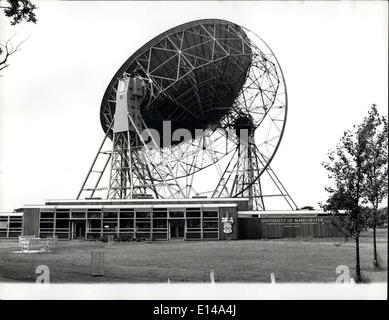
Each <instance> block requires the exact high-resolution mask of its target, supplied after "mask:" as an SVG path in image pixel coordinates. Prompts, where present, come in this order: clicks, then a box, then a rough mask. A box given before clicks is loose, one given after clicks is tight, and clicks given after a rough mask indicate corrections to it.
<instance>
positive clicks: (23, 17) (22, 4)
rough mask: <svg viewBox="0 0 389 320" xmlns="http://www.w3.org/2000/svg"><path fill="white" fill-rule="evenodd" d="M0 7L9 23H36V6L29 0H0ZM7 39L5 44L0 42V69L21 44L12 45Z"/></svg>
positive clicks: (5, 65)
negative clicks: (9, 20)
mask: <svg viewBox="0 0 389 320" xmlns="http://www.w3.org/2000/svg"><path fill="white" fill-rule="evenodd" d="M0 9H4V10H3V11H4V15H5V16H6V17H7V18H10V19H11V25H16V24H18V23H20V22H22V21H26V22H32V23H36V22H37V19H36V16H35V10H36V9H37V7H36V6H35V5H34V4H33V3H32V2H31V1H30V0H6V2H5V1H2V0H0ZM11 40H12V38H11V39H9V40H8V41H7V42H6V43H5V44H2V43H0V71H1V70H3V69H5V68H6V67H8V66H9V64H8V59H9V57H10V56H11V55H13V54H14V53H15V52H17V51H19V49H20V46H21V44H22V43H23V42H22V43H19V44H18V45H17V46H13V45H12V42H11Z"/></svg>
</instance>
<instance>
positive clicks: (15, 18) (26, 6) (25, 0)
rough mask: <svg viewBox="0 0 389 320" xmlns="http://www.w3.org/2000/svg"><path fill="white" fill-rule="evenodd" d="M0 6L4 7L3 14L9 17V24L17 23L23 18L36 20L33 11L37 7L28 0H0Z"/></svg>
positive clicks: (31, 20) (28, 20)
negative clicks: (5, 1)
mask: <svg viewBox="0 0 389 320" xmlns="http://www.w3.org/2000/svg"><path fill="white" fill-rule="evenodd" d="M0 8H2V9H4V14H5V16H6V17H8V18H10V19H11V25H15V24H18V23H20V22H22V21H23V20H24V21H26V22H33V23H36V22H37V19H36V16H35V12H34V10H35V9H37V7H36V5H34V4H33V3H31V1H30V0H7V3H6V4H5V3H4V1H0Z"/></svg>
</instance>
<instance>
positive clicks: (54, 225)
mask: <svg viewBox="0 0 389 320" xmlns="http://www.w3.org/2000/svg"><path fill="white" fill-rule="evenodd" d="M56 231H57V210H56V209H54V212H53V239H54V237H55V232H56Z"/></svg>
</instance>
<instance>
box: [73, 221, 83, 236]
mask: <svg viewBox="0 0 389 320" xmlns="http://www.w3.org/2000/svg"><path fill="white" fill-rule="evenodd" d="M85 224H86V223H85V221H72V239H85V229H86V226H85Z"/></svg>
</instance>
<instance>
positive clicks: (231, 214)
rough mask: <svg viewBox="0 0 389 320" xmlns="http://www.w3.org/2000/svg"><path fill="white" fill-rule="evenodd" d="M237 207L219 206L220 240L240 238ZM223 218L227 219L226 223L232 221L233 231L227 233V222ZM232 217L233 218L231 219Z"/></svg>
mask: <svg viewBox="0 0 389 320" xmlns="http://www.w3.org/2000/svg"><path fill="white" fill-rule="evenodd" d="M236 209H237V208H236V207H230V208H228V207H227V208H219V212H220V214H219V235H220V240H236V239H238V213H237V210H236ZM223 219H227V221H226V223H230V224H231V227H232V232H231V233H226V232H225V231H227V230H225V225H224V224H225V222H223ZM229 219H232V220H229Z"/></svg>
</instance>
